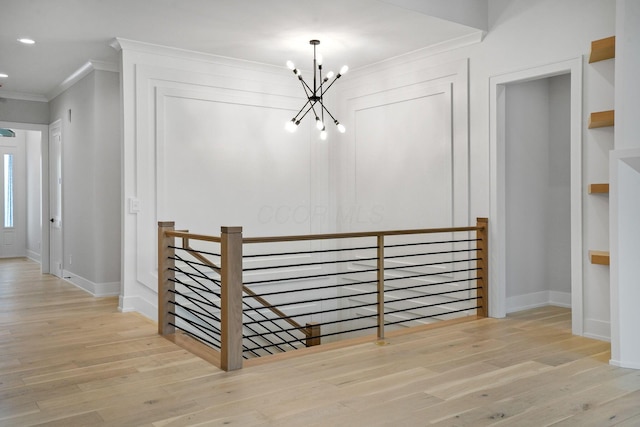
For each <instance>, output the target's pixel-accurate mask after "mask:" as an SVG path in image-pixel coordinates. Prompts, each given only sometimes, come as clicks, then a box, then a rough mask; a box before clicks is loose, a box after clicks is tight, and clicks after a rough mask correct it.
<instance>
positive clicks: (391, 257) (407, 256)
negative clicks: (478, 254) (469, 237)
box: [384, 248, 477, 261]
mask: <svg viewBox="0 0 640 427" xmlns="http://www.w3.org/2000/svg"><path fill="white" fill-rule="evenodd" d="M473 251H477V249H475V248H473V249H455V250H450V251H438V252H421V253H417V254H402V255H385V257H384V259H396V258H410V257H415V256H429V255H443V254H457V253H461V252H473ZM475 260H477V258H474V259H473V261H475Z"/></svg>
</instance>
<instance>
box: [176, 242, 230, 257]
mask: <svg viewBox="0 0 640 427" xmlns="http://www.w3.org/2000/svg"><path fill="white" fill-rule="evenodd" d="M168 247H169V248H171V249H175V250H178V251H185V252H189V253H196V254H205V255H211V256H217V257H220V256H222V255H220V254H217V253H215V252H207V251H202V250H200V249H193V248H185V247H182V246H172V245H169V246H168Z"/></svg>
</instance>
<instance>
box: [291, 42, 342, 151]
mask: <svg viewBox="0 0 640 427" xmlns="http://www.w3.org/2000/svg"><path fill="white" fill-rule="evenodd" d="M309 44H311V45H313V87H311V86H309V85H308V84H307V82H305V81H304V78H302V73H301V72H300V70H298V69H297V68H296V66H295V64H294V63H293V62H291V61H287V67H288V68H289V69H290V70H291V71H293V74H295V75H296V76H297V77H298V80H299V81H300V84H301V85H302V89H303V90H304V93H305V95H306V97H307V102H305V104H304V105H303V106H302V108H301V109H300V111H298V113H297V114H296V115H295V116H294V117H293V119H291V121H288V122H287V124H286V125H285V129H287V130H288V131H289V132H295V131H296V129H298V125H299V124H300V121H301V120H302V119H304V117H305V116H306V115H307V114H308V113H309V111H313V115H314V116H315V118H316V127H317V128H318V130H319V131H320V139H322V140H323V141H324V140H326V139H327V128H326V126H325V120H324V113H325V112H326V113H327V115H328V116H329V117H331V120H333V123H334V124H335V125H336V127H337V128H338V132H340V133H344V132H345V130H346V129H345V127H344V125H342V124H341V123H340V122H339V121H338V120H337V119H336V118H335V117H334V116H333V114H331V113H330V112H329V110H328V109H327V107H325V105H324V94H325V93H327V91H328V90H329V89H330V88H331V86H333V84H334V83H335V82H336V80H338V79H339V78H340V77H342V76H343V75H344V74H345V73H346V72H347V71H348V70H349V67H347V66H346V65H344V66H343V67H342V68H341V69H340V72H339V73H338V74H335V77H334V73H333V71H329V72H328V73H327V74H326V75H325V76H324V77H322V56H321V55H317V54H316V46H318V45H319V44H320V40H310V41H309ZM316 108H317V110H316Z"/></svg>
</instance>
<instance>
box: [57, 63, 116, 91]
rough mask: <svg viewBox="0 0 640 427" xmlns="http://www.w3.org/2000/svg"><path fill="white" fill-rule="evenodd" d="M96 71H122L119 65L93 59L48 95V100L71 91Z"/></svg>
mask: <svg viewBox="0 0 640 427" xmlns="http://www.w3.org/2000/svg"><path fill="white" fill-rule="evenodd" d="M96 70H99V71H110V72H114V73H118V72H119V71H120V70H119V68H118V65H117V64H115V63H113V62H105V61H98V60H95V59H91V60H90V61H88V62H86V63H85V64H84V65H82V67H80V68H78V69H77V70H76V71H75V72H73V73H72V74H71V75H70V76H69V77H67V78H66V79H64V81H63V82H62V83H60V84H59V85H58V86H56V87H55V88H54V89H53V90H52V91H51V92H49V93H47V94H46V100H47V101H51V100H52V99H54V98H55V97H57V96H58V95H60V94H61V93H62V92H64V91H65V90H67V89H69V88H70V87H71V86H73V85H74V84H76V83H78V82H79V81H80V80H82V79H83V78H84V77H86V76H87V75H88V74H90V73H91V72H92V71H96Z"/></svg>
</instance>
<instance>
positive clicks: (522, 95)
mask: <svg viewBox="0 0 640 427" xmlns="http://www.w3.org/2000/svg"><path fill="white" fill-rule="evenodd" d="M556 76H560V77H556ZM554 78H556V79H557V80H553V79H554ZM550 85H557V86H558V87H562V85H565V86H564V87H565V88H566V90H568V92H569V94H568V98H569V101H568V102H569V111H568V113H566V114H565V116H566V117H565V118H564V119H562V120H564V121H565V122H568V134H569V136H568V138H569V141H568V153H567V152H566V151H564V152H559V151H557V149H558V148H559V145H561V144H550V143H549V142H548V141H549V140H550V139H549V138H548V137H545V138H544V139H546V140H547V142H545V144H543V145H541V144H540V143H538V145H540V146H536V143H535V142H532V141H535V140H536V135H535V134H538V136H539V134H540V133H545V132H546V133H547V134H548V131H549V128H550V127H553V126H556V125H558V123H557V122H556V123H554V118H553V117H549V113H550V112H549V111H546V112H545V111H544V110H545V109H546V110H548V109H549V108H550V107H551V104H550V103H549V102H550V99H551V98H553V97H554V96H555V95H556V94H552V93H551V92H550V89H549V86H550ZM541 88H546V89H544V90H542V92H543V94H542V95H541V93H542V92H541V90H540V89H541ZM556 89H557V88H556ZM528 97H529V99H527V98H528ZM531 97H533V98H531ZM535 98H539V99H535ZM489 100H490V112H489V114H490V122H489V123H490V132H489V133H490V144H489V146H490V164H491V167H490V194H491V197H490V219H491V221H492V226H491V227H490V234H491V235H490V241H491V246H490V252H491V253H490V275H491V277H490V297H489V298H490V302H489V304H490V309H489V310H490V311H489V314H490V316H492V317H504V316H505V315H506V314H507V312H509V311H513V310H514V309H518V308H525V307H526V306H535V305H543V304H556V305H570V307H571V310H572V331H573V333H574V334H577V335H582V331H583V310H582V262H583V261H582V58H575V59H572V60H568V61H563V62H559V63H554V64H549V65H545V66H541V67H536V68H531V69H528V70H523V71H518V72H514V73H508V74H502V75H499V76H494V77H491V78H490V97H489ZM509 101H511V103H510V102H509ZM565 102H566V101H565ZM514 103H515V104H514ZM530 103H532V104H538V107H537V108H535V109H534V110H536V111H537V113H536V114H538V116H537V117H542V116H544V115H546V116H547V119H546V123H545V124H543V125H542V128H543V129H542V131H540V130H539V129H538V128H536V127H535V123H532V122H539V120H537V119H532V116H531V115H530V114H527V113H532V111H527V108H533V105H529V104H530ZM508 104H511V105H508ZM514 105H527V107H526V108H525V110H524V111H519V112H516V111H515V110H513V108H514ZM522 113H524V114H522ZM554 114H557V113H554ZM534 116H535V115H534ZM509 118H511V119H514V120H516V121H518V120H519V121H523V122H524V123H520V124H518V123H514V122H511V123H509ZM565 124H566V123H565ZM565 129H566V128H565ZM526 133H534V135H533V136H532V135H525V134H526ZM522 136H526V138H521V137H522ZM538 140H539V139H538ZM514 141H516V142H514ZM527 141H528V142H527ZM563 149H566V147H565V148H563ZM518 158H520V160H518ZM543 159H544V161H543ZM508 162H512V164H508ZM513 162H516V163H513ZM517 162H520V163H517ZM555 162H559V163H561V164H560V165H556V164H555ZM562 168H564V170H563V169H562ZM536 169H542V170H536ZM564 174H568V177H567V176H566V175H564ZM541 177H543V178H541ZM567 178H568V181H569V184H568V185H569V188H568V191H567V189H566V188H563V189H562V191H558V192H557V194H551V193H556V190H555V189H554V190H552V189H551V188H552V187H550V186H549V181H551V180H553V181H554V182H555V181H558V180H559V181H562V182H566V180H567ZM514 181H515V182H514ZM540 181H544V182H540ZM543 184H544V185H543ZM559 187H563V185H559ZM567 198H568V200H567ZM558 199H562V200H563V203H560V204H559V205H557V206H556V204H557V201H558ZM566 202H568V215H563V216H562V219H559V220H558V222H557V223H556V222H555V220H556V218H555V217H554V215H557V212H558V211H562V212H564V213H565V214H566V211H567V206H566V204H564V203H566ZM562 205H564V207H563V206H562ZM554 210H555V211H554ZM543 211H544V215H542V212H543ZM567 228H568V230H569V231H568V234H569V236H568V242H567V241H566V239H567V235H566V234H561V235H560V236H557V237H558V238H557V239H556V236H550V235H551V234H553V230H558V229H564V231H565V232H566V229H567ZM522 229H524V230H525V231H523V232H522V233H521V235H517V234H518V232H519V231H520V230H522ZM514 230H516V231H514ZM545 236H547V237H545ZM549 236H550V237H549ZM523 239H525V240H523ZM563 239H564V240H563ZM518 246H519V248H518ZM557 251H563V252H564V256H563V257H561V258H557V259H554V258H553V257H551V255H552V253H553V252H557ZM567 251H568V256H567ZM563 258H564V259H563ZM567 263H568V264H569V268H568V270H567V269H566V267H567ZM507 264H509V265H507ZM545 268H547V269H549V268H551V269H554V273H553V274H552V275H548V274H547V272H545V271H542V270H544V269H545ZM545 275H546V276H545ZM529 276H530V277H529ZM567 277H568V279H567ZM530 279H531V280H530ZM549 280H558V281H559V283H556V284H553V287H551V286H550V285H549V284H548V283H544V284H542V285H540V283H539V282H540V281H547V282H548V281H549ZM566 280H569V281H570V286H569V287H568V288H567V286H566ZM513 283H516V284H515V285H513ZM532 283H535V284H532ZM568 300H570V304H567V303H568V302H569V301H568Z"/></svg>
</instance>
